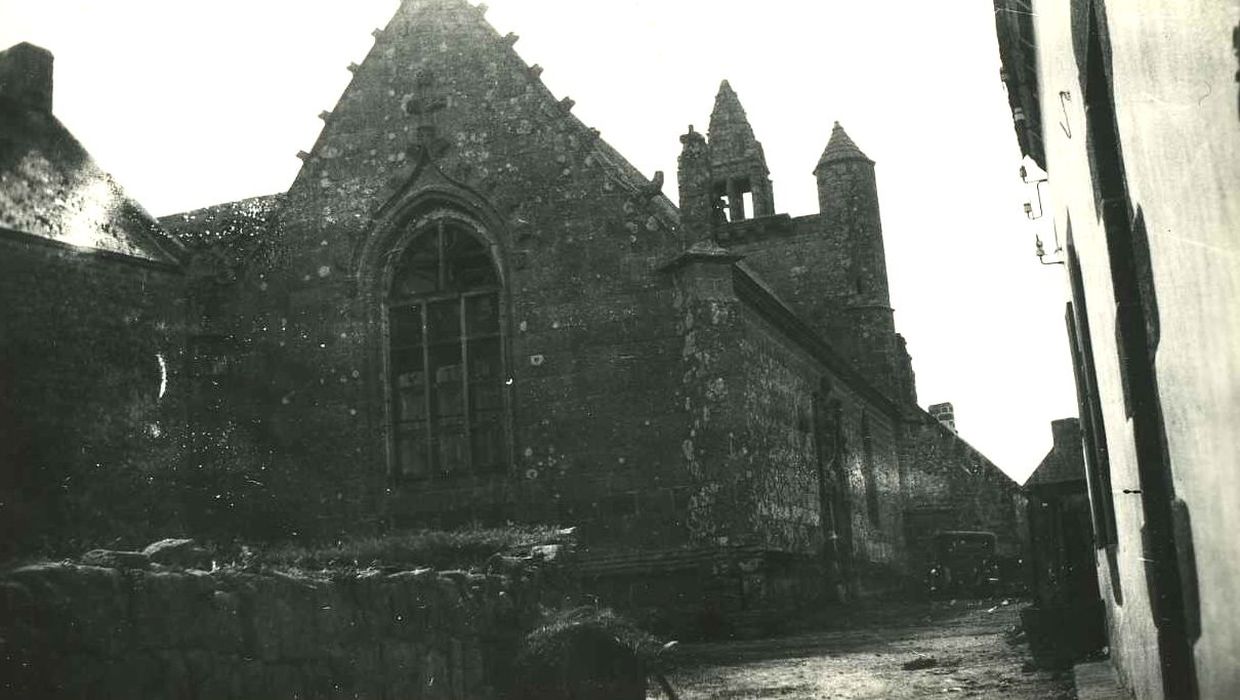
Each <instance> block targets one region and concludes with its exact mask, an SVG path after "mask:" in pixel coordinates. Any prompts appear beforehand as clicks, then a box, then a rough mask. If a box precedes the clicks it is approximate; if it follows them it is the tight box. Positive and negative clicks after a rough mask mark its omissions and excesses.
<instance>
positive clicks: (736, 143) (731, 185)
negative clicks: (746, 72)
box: [707, 80, 775, 221]
mask: <svg viewBox="0 0 1240 700" xmlns="http://www.w3.org/2000/svg"><path fill="white" fill-rule="evenodd" d="M707 139H708V141H709V143H710V169H711V188H712V189H711V195H712V199H713V200H714V201H720V200H726V201H727V213H728V221H740V220H742V219H747V218H755V217H759V216H771V215H773V214H774V213H775V197H774V194H773V193H772V191H771V177H770V170H769V169H767V167H766V155H765V154H764V153H763V152H762V144H761V143H759V142H758V140H757V139H756V138H754V135H753V128H752V127H750V126H749V118H748V117H747V116H745V108H744V107H742V106H741V102H740V99H739V98H738V97H737V96H736V92H734V91H733V90H732V86H731V85H729V84H728V81H726V80H725V81H723V82H722V83H720V85H719V93H718V94H717V95H715V108H714V110H712V111H711V114H710V128H709V130H708V131H707ZM746 194H749V195H750V197H751V199H752V201H753V209H752V211H746V207H745V195H746Z"/></svg>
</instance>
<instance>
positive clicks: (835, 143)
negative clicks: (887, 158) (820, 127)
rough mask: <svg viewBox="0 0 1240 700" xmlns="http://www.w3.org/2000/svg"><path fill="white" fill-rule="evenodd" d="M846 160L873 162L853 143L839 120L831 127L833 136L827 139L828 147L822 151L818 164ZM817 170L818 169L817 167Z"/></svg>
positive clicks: (820, 165)
mask: <svg viewBox="0 0 1240 700" xmlns="http://www.w3.org/2000/svg"><path fill="white" fill-rule="evenodd" d="M844 160H863V161H865V162H867V163H871V164H873V163H874V161H872V160H870V158H869V156H867V155H866V154H865V153H863V152H862V151H861V149H860V148H858V147H857V144H855V143H853V140H852V139H851V138H849V136H848V133H847V132H845V131H844V127H842V126H840V123H839V122H836V123H835V126H833V127H832V128H831V138H830V139H828V140H827V147H826V148H825V149H824V150H823V152H822V157H821V158H819V159H818V166H819V167H822V166H823V165H825V164H826V163H835V162H839V161H844ZM815 170H817V169H816V168H815Z"/></svg>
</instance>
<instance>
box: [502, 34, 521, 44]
mask: <svg viewBox="0 0 1240 700" xmlns="http://www.w3.org/2000/svg"><path fill="white" fill-rule="evenodd" d="M520 38H521V37H519V36H517V35H516V33H514V32H508V33H507V34H505V35H504V38H503V39H500V41H502V42H503V43H504V44H505V45H506V46H512V45H513V44H515V43H517V39H520Z"/></svg>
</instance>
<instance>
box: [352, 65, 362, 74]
mask: <svg viewBox="0 0 1240 700" xmlns="http://www.w3.org/2000/svg"><path fill="white" fill-rule="evenodd" d="M358 68H361V66H359V65H357V64H356V63H350V64H349V72H350V73H356V72H357V69H358Z"/></svg>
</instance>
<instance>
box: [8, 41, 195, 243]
mask: <svg viewBox="0 0 1240 700" xmlns="http://www.w3.org/2000/svg"><path fill="white" fill-rule="evenodd" d="M0 53H7V51H5V52H0ZM0 227H4V228H7V229H11V230H14V231H19V232H22V233H26V234H30V235H33V236H39V237H42V238H46V239H50V240H54V241H59V242H62V243H68V244H72V245H75V246H80V247H84V248H94V249H98V250H103V251H108V252H112V253H119V254H122V255H127V256H131V257H135V258H141V259H145V260H151V261H157V262H165V263H176V262H177V260H178V257H179V255H180V249H181V246H180V245H179V244H178V243H177V242H176V241H174V240H173V239H172V238H170V237H169V236H168V235H167V234H166V233H165V232H164V231H163V229H162V228H161V227H160V225H159V223H158V222H157V221H156V220H155V218H154V217H152V216H151V215H150V214H149V213H148V212H147V211H146V210H145V209H144V208H143V207H142V206H141V205H140V204H138V203H137V202H136V201H134V200H133V199H131V198H130V197H129V196H128V195H126V194H125V191H124V190H123V189H122V188H121V186H120V185H119V184H117V182H116V181H115V180H114V179H112V176H111V175H108V174H107V173H106V172H104V171H103V170H102V169H101V168H100V167H99V165H98V164H97V163H95V161H94V159H93V158H91V156H90V154H89V153H87V151H86V149H85V148H84V147H83V146H82V144H81V143H79V142H78V141H77V139H75V138H74V137H73V135H72V134H71V133H69V130H68V129H66V128H65V126H64V125H63V124H61V123H60V121H59V120H58V119H56V117H55V116H53V115H52V114H51V113H49V112H46V111H42V110H39V109H36V108H33V107H31V106H30V105H27V104H23V103H21V102H19V101H16V100H13V99H9V98H7V97H4V96H0Z"/></svg>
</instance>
